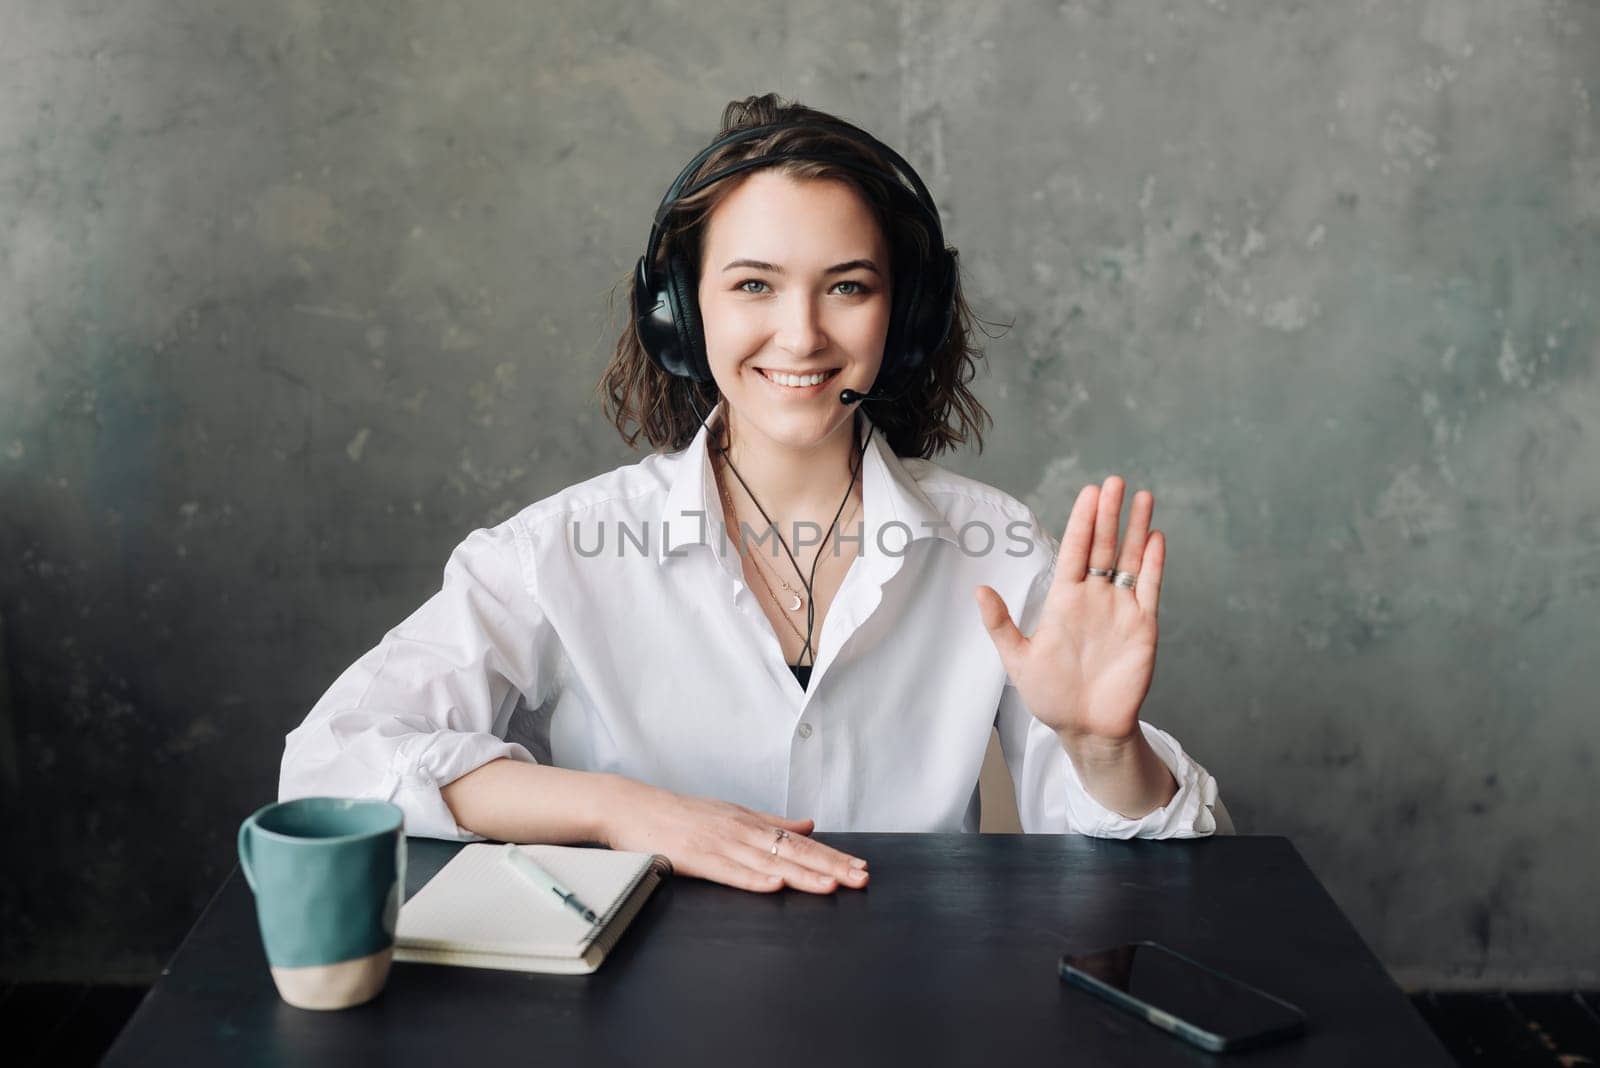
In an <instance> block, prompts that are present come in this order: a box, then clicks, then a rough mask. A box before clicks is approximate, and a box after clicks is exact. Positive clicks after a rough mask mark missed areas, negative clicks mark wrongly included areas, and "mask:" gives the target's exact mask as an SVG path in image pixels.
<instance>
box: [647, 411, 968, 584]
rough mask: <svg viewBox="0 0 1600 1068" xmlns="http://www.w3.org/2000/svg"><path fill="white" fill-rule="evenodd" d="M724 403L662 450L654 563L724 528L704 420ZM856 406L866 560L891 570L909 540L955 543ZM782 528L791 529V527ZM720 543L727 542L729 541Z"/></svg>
mask: <svg viewBox="0 0 1600 1068" xmlns="http://www.w3.org/2000/svg"><path fill="white" fill-rule="evenodd" d="M726 403H727V402H726V400H725V399H719V400H718V401H717V403H716V406H715V407H713V408H712V409H711V413H710V414H709V415H708V416H707V417H706V420H705V422H704V423H703V424H702V425H701V427H700V429H699V430H697V431H696V432H695V435H694V440H693V441H691V442H690V443H689V444H688V445H687V446H686V447H685V448H683V449H681V450H679V451H678V452H676V453H671V454H668V456H667V458H666V462H667V464H668V465H669V466H668V476H667V477H668V479H669V484H668V489H667V499H666V504H665V506H664V507H663V508H662V511H661V537H660V538H659V539H658V541H657V544H658V548H657V550H656V560H657V562H658V563H664V562H666V561H668V560H671V559H674V558H677V557H681V556H682V555H684V554H683V552H682V551H681V550H682V547H683V546H685V545H698V544H704V545H707V546H710V547H712V548H715V547H716V545H717V541H718V539H719V538H721V536H722V529H723V522H722V507H721V505H720V503H714V502H716V501H717V483H716V478H715V476H714V475H713V474H712V470H711V452H710V440H709V439H710V434H709V431H708V428H711V427H720V426H721V421H722V417H723V416H724V415H725V413H726V408H725V405H726ZM857 413H858V415H859V418H860V419H861V420H862V424H863V425H862V431H863V433H865V432H866V431H868V430H872V436H871V439H870V440H869V441H868V442H867V448H866V452H865V454H864V455H863V457H862V462H861V479H862V483H861V510H862V534H863V541H862V544H861V545H860V546H858V547H857V549H858V552H859V553H860V555H861V556H863V557H865V558H866V559H867V560H868V565H867V566H868V567H869V568H870V569H872V570H873V571H875V572H876V573H877V574H879V575H885V574H887V573H889V572H892V571H894V570H897V569H898V567H899V563H900V558H901V557H903V556H904V555H905V551H906V548H907V547H908V546H909V544H910V543H911V542H913V541H920V540H922V539H924V538H944V539H945V540H946V541H949V542H952V543H955V544H960V543H959V541H957V538H956V534H955V531H954V530H952V529H951V528H950V524H949V522H948V521H947V520H946V519H945V516H944V514H943V513H942V512H941V511H940V510H939V509H938V508H937V507H936V506H935V505H934V503H933V502H932V501H931V500H929V499H928V495H927V494H925V493H923V492H922V488H921V487H920V486H918V485H917V480H916V479H915V478H914V477H913V476H912V474H911V472H909V471H907V470H906V468H905V465H904V464H903V463H901V461H900V458H899V457H898V456H896V455H895V454H894V450H893V449H891V448H889V446H888V443H887V442H886V441H885V440H884V435H883V432H882V431H881V430H873V427H874V426H875V424H874V423H873V422H872V420H871V418H870V417H869V416H868V415H867V413H866V412H865V411H863V410H861V409H859V408H858V409H857ZM783 534H784V537H785V538H789V537H790V532H789V531H784V532H783ZM726 544H727V546H728V548H729V549H731V548H732V542H731V541H730V542H727V543H726ZM728 555H729V556H731V555H732V554H731V553H729V554H728Z"/></svg>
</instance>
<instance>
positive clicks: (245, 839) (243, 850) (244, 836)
mask: <svg viewBox="0 0 1600 1068" xmlns="http://www.w3.org/2000/svg"><path fill="white" fill-rule="evenodd" d="M249 841H250V821H249V820H245V821H244V822H243V823H241V824H239V870H240V871H242V872H244V881H245V882H247V883H249V884H250V892H251V893H252V894H253V893H255V892H256V877H255V876H254V875H253V874H251V871H250V847H249V845H248V843H249Z"/></svg>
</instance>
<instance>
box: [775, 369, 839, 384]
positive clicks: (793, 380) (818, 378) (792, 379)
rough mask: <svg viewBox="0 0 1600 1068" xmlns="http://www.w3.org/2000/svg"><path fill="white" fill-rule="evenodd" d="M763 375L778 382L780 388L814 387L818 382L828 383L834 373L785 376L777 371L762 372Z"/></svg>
mask: <svg viewBox="0 0 1600 1068" xmlns="http://www.w3.org/2000/svg"><path fill="white" fill-rule="evenodd" d="M761 373H762V374H763V375H766V376H767V380H768V381H770V382H776V383H778V385H780V386H814V385H816V384H817V383H818V382H823V381H826V380H827V378H828V376H829V375H831V374H832V373H833V372H831V371H824V372H822V373H821V374H817V375H785V374H779V373H777V372H775V371H762V372H761Z"/></svg>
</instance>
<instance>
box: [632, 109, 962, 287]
mask: <svg viewBox="0 0 1600 1068" xmlns="http://www.w3.org/2000/svg"><path fill="white" fill-rule="evenodd" d="M795 128H799V129H815V130H826V131H830V132H832V133H837V134H840V135H841V136H844V137H847V138H849V139H851V140H853V141H855V142H857V143H858V144H862V145H866V146H869V147H871V148H875V149H877V150H878V151H879V152H881V153H883V155H884V156H886V157H888V159H889V160H890V162H892V163H893V164H894V166H895V167H896V168H897V170H898V172H899V173H895V172H890V171H885V170H883V169H881V168H878V167H870V166H867V165H866V164H863V163H858V162H856V161H855V160H851V159H846V158H844V157H842V156H839V155H835V154H831V153H827V152H821V151H816V152H804V151H790V152H775V153H772V154H769V155H764V156H755V157H752V158H750V159H745V160H740V161H738V162H737V163H733V164H730V165H729V166H727V167H724V168H722V169H721V170H719V171H714V172H712V173H711V174H708V175H706V177H704V178H702V179H700V180H699V181H698V182H696V183H694V185H692V186H690V187H689V188H688V189H684V188H683V185H684V183H685V182H687V181H688V180H689V178H690V177H691V176H692V175H693V174H694V172H695V170H696V169H697V168H698V167H699V166H700V165H701V164H702V163H704V162H705V161H706V159H707V158H709V157H710V156H711V155H712V154H713V153H714V152H716V151H717V150H718V149H720V148H724V147H726V146H728V145H736V144H739V143H741V142H744V141H749V140H752V139H754V138H757V137H764V136H766V135H767V134H769V133H772V132H774V131H776V130H784V129H795ZM786 159H803V160H813V161H816V162H819V163H831V164H834V165H835V166H839V167H844V168H846V169H848V170H853V171H856V172H858V173H861V174H865V175H868V176H869V177H873V178H887V179H890V181H891V187H892V188H894V189H898V190H900V191H901V192H902V193H912V194H913V196H914V198H915V206H916V209H917V212H918V214H920V215H921V216H922V217H923V219H924V221H926V222H927V224H928V228H929V230H930V231H931V236H932V249H931V251H933V252H936V253H937V252H939V251H942V250H943V249H944V227H943V226H941V225H940V223H939V212H938V209H937V208H935V207H934V203H933V196H932V195H931V194H930V193H929V192H928V187H927V186H925V185H923V184H922V178H921V176H920V175H918V174H917V172H916V169H915V168H914V167H912V166H911V164H909V163H907V162H906V160H905V157H903V156H901V155H900V153H898V152H896V151H895V150H894V149H892V148H890V147H889V146H888V145H886V144H884V143H883V142H882V141H879V140H878V139H877V138H876V137H873V136H872V135H871V134H869V133H867V132H866V131H865V130H862V129H860V128H858V127H855V126H851V125H849V124H847V123H834V122H818V121H814V120H795V121H790V122H774V123H767V124H766V125H763V126H750V127H746V128H745V129H742V130H735V131H733V132H732V133H730V134H727V135H725V136H723V137H719V138H717V139H716V140H715V141H713V142H712V143H711V144H709V145H707V146H706V147H705V148H704V149H702V150H701V151H700V152H699V153H697V154H696V155H695V157H694V159H692V160H690V161H689V163H688V164H687V165H686V166H685V167H684V168H683V170H682V171H680V172H678V177H677V178H675V179H673V182H672V185H671V186H669V187H668V189H667V192H666V195H665V196H663V197H662V198H661V203H660V205H659V206H658V207H657V208H656V212H655V216H654V218H653V219H652V220H651V223H650V240H649V241H648V242H646V243H645V253H644V255H645V259H644V262H645V264H646V266H647V267H648V268H649V269H651V270H654V269H655V261H656V253H657V251H658V246H659V244H660V240H661V236H662V235H661V226H662V224H663V223H664V222H665V221H666V219H667V216H669V215H671V214H672V210H673V208H675V207H676V206H677V202H678V201H679V200H680V199H682V198H683V197H687V196H693V195H694V194H695V193H698V192H699V191H700V190H702V189H704V188H705V187H706V186H708V185H710V184H711V183H713V182H716V181H720V180H721V179H723V178H726V177H727V176H728V175H730V174H735V173H737V172H739V171H744V170H750V169H751V168H754V167H765V166H769V165H771V164H773V163H777V162H779V161H782V160H786ZM907 181H909V183H910V186H911V188H910V189H907V188H906V182H907Z"/></svg>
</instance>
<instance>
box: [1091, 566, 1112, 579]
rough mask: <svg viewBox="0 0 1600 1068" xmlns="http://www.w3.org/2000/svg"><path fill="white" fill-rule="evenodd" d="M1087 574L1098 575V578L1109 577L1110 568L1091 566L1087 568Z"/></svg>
mask: <svg viewBox="0 0 1600 1068" xmlns="http://www.w3.org/2000/svg"><path fill="white" fill-rule="evenodd" d="M1089 574H1091V575H1095V576H1098V577H1100V578H1110V577H1111V569H1110V568H1109V567H1091V568H1090V569H1089Z"/></svg>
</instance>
